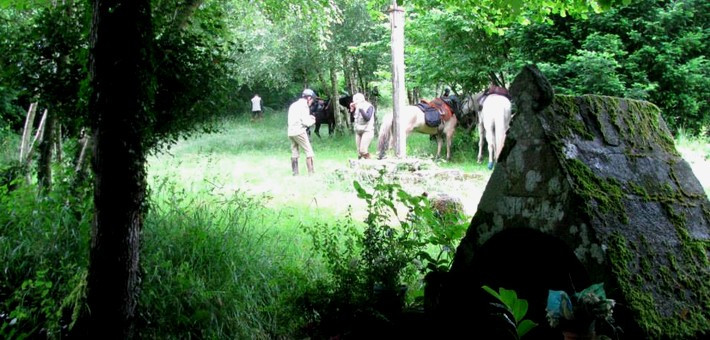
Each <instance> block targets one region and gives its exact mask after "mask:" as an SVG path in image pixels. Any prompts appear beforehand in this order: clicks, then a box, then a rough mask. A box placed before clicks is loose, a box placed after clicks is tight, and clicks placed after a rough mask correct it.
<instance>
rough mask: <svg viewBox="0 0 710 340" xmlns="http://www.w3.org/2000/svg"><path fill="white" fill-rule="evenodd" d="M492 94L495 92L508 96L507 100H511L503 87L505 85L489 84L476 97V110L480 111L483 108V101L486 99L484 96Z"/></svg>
mask: <svg viewBox="0 0 710 340" xmlns="http://www.w3.org/2000/svg"><path fill="white" fill-rule="evenodd" d="M492 94H497V95H499V96H503V97H506V98H508V100H511V98H510V93H509V92H508V90H506V89H505V87H501V86H496V85H491V86H490V87H489V88H488V89H486V91H485V92H484V93H483V95H482V96H481V97H480V98H478V106H479V107H478V111H480V110H481V109H482V108H483V102H485V101H486V98H488V96H490V95H492Z"/></svg>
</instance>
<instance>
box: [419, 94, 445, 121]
mask: <svg viewBox="0 0 710 340" xmlns="http://www.w3.org/2000/svg"><path fill="white" fill-rule="evenodd" d="M417 107H419V109H420V110H422V112H424V123H426V125H427V126H430V127H437V126H439V124H441V121H442V120H443V121H445V122H446V121H448V120H449V119H451V116H453V112H452V111H451V108H450V107H449V105H448V104H446V103H445V102H444V101H443V100H442V99H441V98H434V100H432V101H430V102H427V101H426V100H424V99H422V100H421V101H420V102H419V103H417Z"/></svg>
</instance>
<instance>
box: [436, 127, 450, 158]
mask: <svg viewBox="0 0 710 340" xmlns="http://www.w3.org/2000/svg"><path fill="white" fill-rule="evenodd" d="M440 156H441V133H437V134H436V159H439V157H440ZM446 156H447V157H446V158H447V159H448V156H449V155H448V152H447V154H446Z"/></svg>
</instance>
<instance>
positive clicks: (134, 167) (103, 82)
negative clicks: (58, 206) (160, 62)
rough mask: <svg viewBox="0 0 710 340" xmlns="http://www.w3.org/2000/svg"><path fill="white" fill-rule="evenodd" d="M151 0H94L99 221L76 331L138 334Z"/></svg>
mask: <svg viewBox="0 0 710 340" xmlns="http://www.w3.org/2000/svg"><path fill="white" fill-rule="evenodd" d="M151 35H152V29H151V23H150V1H149V0H122V1H120V0H119V1H101V0H94V1H93V22H92V26H91V50H90V58H89V72H90V76H91V88H92V93H91V98H90V102H89V110H90V112H91V117H92V125H93V126H92V128H93V129H92V130H93V132H94V154H93V156H92V166H93V171H94V175H95V179H94V186H95V187H94V214H95V216H94V222H93V226H92V235H91V236H92V237H91V249H90V254H89V270H88V277H87V307H88V308H87V309H88V310H87V311H86V313H84V314H83V316H82V317H81V318H80V319H79V322H78V324H77V325H76V327H75V330H73V331H74V333H73V335H74V337H77V338H78V337H81V338H84V337H87V338H92V339H102V338H111V339H113V338H118V339H126V338H131V337H133V323H134V317H135V310H136V305H137V302H138V283H139V266H138V257H139V248H140V247H139V237H140V232H141V228H142V225H143V214H144V205H145V202H144V200H145V194H146V179H145V177H146V175H145V167H144V163H145V154H146V153H145V150H144V147H143V140H144V137H145V133H146V130H145V127H146V126H147V125H148V120H147V119H146V117H147V112H146V108H148V107H149V97H150V96H149V95H148V93H149V92H148V89H149V86H148V85H149V79H150V78H149V77H150V75H149V74H150V67H149V60H150V55H151V54H150V50H151V49H150V48H149V45H148V44H149V42H150V36H151Z"/></svg>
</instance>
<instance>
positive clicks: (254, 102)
mask: <svg viewBox="0 0 710 340" xmlns="http://www.w3.org/2000/svg"><path fill="white" fill-rule="evenodd" d="M262 117H263V116H262V114H261V97H259V94H258V93H255V94H254V98H252V99H251V120H252V121H254V120H257V119H261V118H262Z"/></svg>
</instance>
